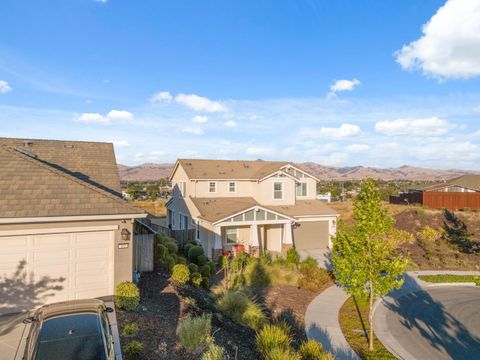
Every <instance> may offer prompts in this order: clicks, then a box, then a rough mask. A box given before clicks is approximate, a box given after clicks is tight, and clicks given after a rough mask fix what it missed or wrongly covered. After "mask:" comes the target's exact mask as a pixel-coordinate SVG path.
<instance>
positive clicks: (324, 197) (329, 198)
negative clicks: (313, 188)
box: [317, 192, 332, 203]
mask: <svg viewBox="0 0 480 360" xmlns="http://www.w3.org/2000/svg"><path fill="white" fill-rule="evenodd" d="M317 200H321V201H324V202H327V203H330V202H332V193H331V192H326V193H323V194H318V195H317Z"/></svg>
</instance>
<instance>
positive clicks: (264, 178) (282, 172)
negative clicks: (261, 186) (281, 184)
mask: <svg viewBox="0 0 480 360" xmlns="http://www.w3.org/2000/svg"><path fill="white" fill-rule="evenodd" d="M276 174H282V175H285V177H288V178H290V179H292V180H295V181H298V179H297V178H296V177H295V176H293V175H290V174H289V173H287V172H285V171H283V170H277V171H275V172H274V173H271V174H270V175H267V176H264V177H263V178H261V179H259V180H258V182H262V181H264V180H266V179H270V178H271V177H273V176H275V175H276Z"/></svg>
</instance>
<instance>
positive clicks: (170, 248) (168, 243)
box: [165, 241, 178, 254]
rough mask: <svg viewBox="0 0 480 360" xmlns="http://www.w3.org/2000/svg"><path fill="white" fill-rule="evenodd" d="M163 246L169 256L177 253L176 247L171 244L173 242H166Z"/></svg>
mask: <svg viewBox="0 0 480 360" xmlns="http://www.w3.org/2000/svg"><path fill="white" fill-rule="evenodd" d="M165 246H166V247H167V249H168V252H169V253H170V254H176V253H177V252H178V245H177V244H175V243H173V242H170V241H169V242H167V243H165Z"/></svg>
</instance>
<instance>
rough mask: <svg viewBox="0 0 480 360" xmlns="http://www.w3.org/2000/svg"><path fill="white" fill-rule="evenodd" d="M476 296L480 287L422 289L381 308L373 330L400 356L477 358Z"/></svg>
mask: <svg viewBox="0 0 480 360" xmlns="http://www.w3.org/2000/svg"><path fill="white" fill-rule="evenodd" d="M479 299H480V288H479V287H471V286H441V287H429V288H423V289H420V290H418V291H415V292H411V293H408V294H406V295H404V296H401V297H399V298H397V299H396V300H395V301H394V302H390V303H388V304H387V305H386V306H383V307H380V308H379V309H378V310H377V313H376V314H375V316H376V317H378V316H380V317H381V321H376V324H375V325H376V326H375V328H376V329H375V332H376V334H377V336H378V337H379V339H380V340H381V341H382V342H383V343H384V345H385V346H387V347H388V348H389V349H391V350H392V351H393V352H394V353H395V354H396V355H397V356H398V357H399V358H401V359H406V360H407V359H408V360H410V359H417V360H423V359H425V360H427V359H432V360H433V359H435V360H437V359H438V360H443V359H463V360H469V359H472V360H474V359H476V360H477V359H479V358H480V305H479ZM378 312H380V313H381V314H379V313H378ZM377 319H378V318H377Z"/></svg>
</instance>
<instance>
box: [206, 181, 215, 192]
mask: <svg viewBox="0 0 480 360" xmlns="http://www.w3.org/2000/svg"><path fill="white" fill-rule="evenodd" d="M208 192H211V193H215V192H217V183H216V182H215V181H211V182H209V183H208Z"/></svg>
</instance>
